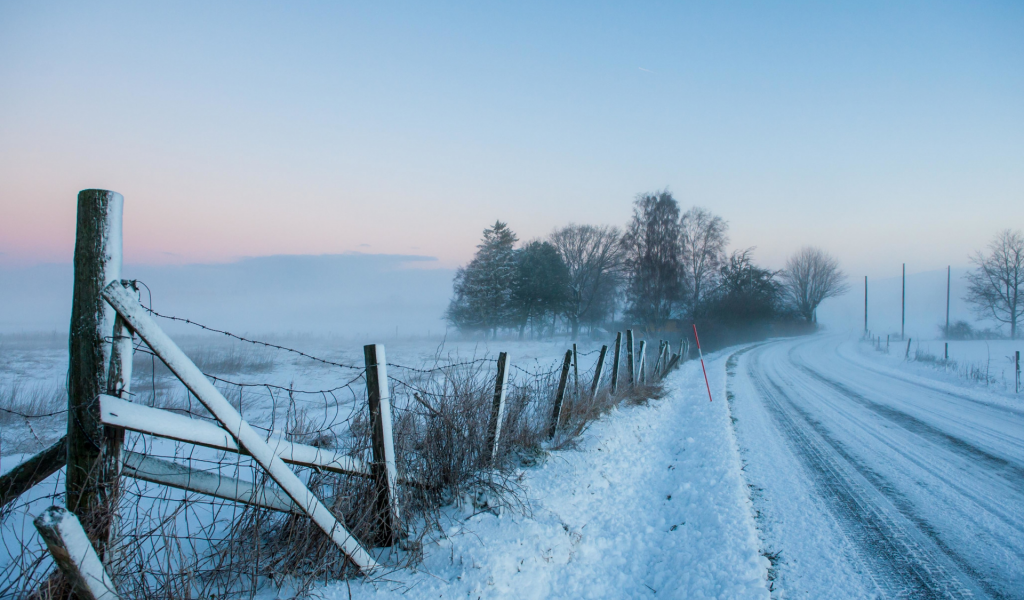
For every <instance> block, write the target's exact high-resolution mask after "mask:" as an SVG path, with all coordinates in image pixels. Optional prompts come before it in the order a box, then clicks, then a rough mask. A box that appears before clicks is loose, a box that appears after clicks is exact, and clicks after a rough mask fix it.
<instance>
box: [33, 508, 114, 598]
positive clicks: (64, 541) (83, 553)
mask: <svg viewBox="0 0 1024 600" xmlns="http://www.w3.org/2000/svg"><path fill="white" fill-rule="evenodd" d="M34 523H35V526H36V529H37V530H38V531H39V536H40V537H41V538H43V542H45V543H46V549H47V550H49V551H50V556H52V557H53V562H55V563H57V567H58V568H60V570H61V572H62V573H63V574H64V577H65V578H66V579H67V581H68V583H70V584H71V587H72V588H73V589H74V591H75V597H76V598H80V599H82V600H118V595H117V590H115V589H114V582H113V581H111V579H110V576H109V575H107V571H106V569H104V568H103V563H102V562H101V561H100V557H99V555H98V554H96V549H95V548H93V546H92V544H91V543H90V542H89V536H87V535H85V530H84V529H82V524H81V523H80V522H79V521H78V519H77V518H75V515H74V514H72V513H70V512H68V511H67V510H65V509H64V508H61V507H60V506H51V507H50V508H48V509H46V510H45V511H43V514H41V515H39V516H38V517H36V518H35V521H34Z"/></svg>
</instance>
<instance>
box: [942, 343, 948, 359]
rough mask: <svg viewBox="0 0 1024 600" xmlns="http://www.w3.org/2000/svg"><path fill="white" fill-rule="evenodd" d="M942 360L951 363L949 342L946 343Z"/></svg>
mask: <svg viewBox="0 0 1024 600" xmlns="http://www.w3.org/2000/svg"><path fill="white" fill-rule="evenodd" d="M942 360H944V361H946V362H949V342H946V344H945V348H944V349H943V351H942Z"/></svg>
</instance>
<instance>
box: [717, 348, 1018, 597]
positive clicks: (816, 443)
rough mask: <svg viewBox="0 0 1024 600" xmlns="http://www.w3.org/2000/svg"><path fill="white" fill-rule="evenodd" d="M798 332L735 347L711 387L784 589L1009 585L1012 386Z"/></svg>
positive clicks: (888, 593)
mask: <svg viewBox="0 0 1024 600" xmlns="http://www.w3.org/2000/svg"><path fill="white" fill-rule="evenodd" d="M871 354H872V351H871V350H866V349H865V347H864V346H861V345H859V342H857V341H856V340H852V339H849V338H847V337H843V336H824V335H819V336H813V337H809V338H808V337H803V338H795V339H788V340H780V341H772V342H768V343H765V344H761V345H757V346H754V347H749V348H746V349H743V350H740V351H738V352H736V353H735V354H733V355H732V356H731V357H730V359H729V360H728V362H727V382H728V383H727V389H728V396H729V402H730V408H731V414H732V417H733V419H734V427H735V431H736V435H737V441H738V443H739V446H740V452H741V456H742V458H743V460H744V462H745V471H746V475H747V481H748V483H749V485H750V487H751V496H752V500H753V504H754V510H755V515H756V518H757V522H758V527H759V530H760V532H761V536H762V544H763V547H764V551H765V553H766V554H767V555H768V556H769V558H770V559H771V560H772V561H773V567H772V569H771V571H770V578H771V579H772V581H771V586H772V589H773V593H774V595H775V596H776V597H786V598H864V597H880V598H1024V399H1022V401H1021V402H1020V404H1019V405H1015V404H1014V403H1013V402H1012V401H1007V400H1006V399H1005V398H1004V399H999V398H995V397H993V396H991V395H988V393H987V392H985V391H984V390H977V389H973V388H969V387H966V386H965V387H958V386H955V385H950V384H949V383H943V382H942V381H939V380H938V379H929V378H928V377H926V376H922V375H920V374H915V373H912V372H910V371H909V370H906V369H900V368H896V367H894V366H893V365H891V364H889V363H887V362H885V361H882V360H879V359H878V358H875V357H872V355H871Z"/></svg>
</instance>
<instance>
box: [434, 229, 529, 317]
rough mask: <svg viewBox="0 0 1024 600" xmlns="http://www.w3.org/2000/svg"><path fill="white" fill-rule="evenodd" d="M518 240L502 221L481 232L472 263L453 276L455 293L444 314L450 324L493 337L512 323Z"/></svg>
mask: <svg viewBox="0 0 1024 600" xmlns="http://www.w3.org/2000/svg"><path fill="white" fill-rule="evenodd" d="M517 240H518V238H517V237H516V234H515V233H513V232H512V230H511V229H509V228H508V225H507V224H505V223H502V222H501V221H497V222H495V223H494V226H493V227H489V228H487V229H485V230H484V235H483V241H482V242H481V243H480V244H479V245H478V246H477V251H476V255H475V256H474V257H473V260H472V261H470V263H469V264H468V265H466V266H465V267H460V268H459V269H458V271H456V273H455V281H454V292H455V294H454V297H453V298H452V300H451V302H450V303H449V305H448V310H447V311H446V313H445V317H446V318H447V320H448V322H449V323H451V324H452V325H454V326H456V327H458V328H459V329H460V330H463V331H489V332H491V334H492V335H497V331H498V328H500V327H508V326H511V325H512V324H513V322H514V320H515V308H514V306H513V302H512V292H513V286H514V285H515V277H516V273H517V270H516V257H515V249H514V248H515V243H516V241H517Z"/></svg>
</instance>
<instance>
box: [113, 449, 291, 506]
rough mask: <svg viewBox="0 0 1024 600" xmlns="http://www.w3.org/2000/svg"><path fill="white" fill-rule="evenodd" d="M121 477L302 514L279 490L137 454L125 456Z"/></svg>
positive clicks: (127, 453) (126, 453) (125, 454)
mask: <svg viewBox="0 0 1024 600" xmlns="http://www.w3.org/2000/svg"><path fill="white" fill-rule="evenodd" d="M121 473H122V474H123V475H124V476H125V477H132V478H134V479H141V480H142V481H149V482H150V483H158V484H160V485H166V486H167V487H172V488H177V489H179V490H187V491H190V492H197V493H200V494H205V495H207V496H213V497H215V498H221V499H223V500H231V501H233V502H239V503H241V504H251V505H254V506H261V507H263V508H269V509H270V510H276V511H280V512H287V513H293V514H297V515H301V514H305V511H303V510H302V509H300V508H299V507H298V506H296V504H295V503H294V502H293V501H292V499H291V498H289V497H288V495H287V494H285V493H284V492H282V491H281V490H279V489H275V488H273V487H269V486H265V485H264V486H257V485H255V484H253V483H251V482H249V481H243V480H241V479H235V478H233V477H224V476H222V475H218V474H216V473H209V472H206V471H197V470H195V469H190V468H188V467H186V466H185V465H181V464H178V463H175V462H171V461H168V460H161V459H159V458H153V457H151V456H146V455H144V454H139V453H138V452H125V453H124V466H123V467H122V470H121Z"/></svg>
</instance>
